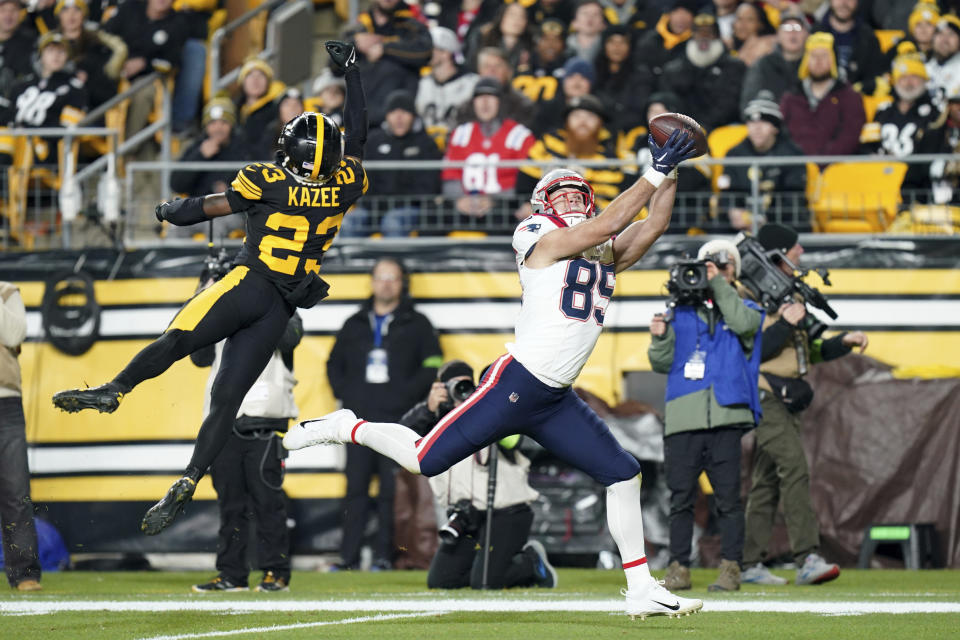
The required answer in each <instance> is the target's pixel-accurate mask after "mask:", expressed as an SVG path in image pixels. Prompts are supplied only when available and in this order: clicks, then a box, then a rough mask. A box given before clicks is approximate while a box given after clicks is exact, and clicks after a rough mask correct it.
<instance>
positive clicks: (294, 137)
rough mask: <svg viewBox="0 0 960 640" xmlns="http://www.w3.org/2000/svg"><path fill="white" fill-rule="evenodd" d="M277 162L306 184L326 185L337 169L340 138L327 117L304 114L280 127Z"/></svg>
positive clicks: (341, 156)
mask: <svg viewBox="0 0 960 640" xmlns="http://www.w3.org/2000/svg"><path fill="white" fill-rule="evenodd" d="M277 146H278V147H279V148H278V150H277V162H278V163H279V164H280V165H281V166H283V167H285V168H286V169H289V170H290V171H291V172H292V173H294V174H296V175H297V176H298V177H299V178H301V179H303V180H305V181H307V182H326V181H327V180H329V179H330V178H331V177H333V174H335V173H336V172H337V170H339V169H340V162H341V161H342V160H343V135H342V134H341V133H340V127H338V126H337V125H336V124H335V123H334V121H333V120H331V119H330V117H329V116H326V115H324V114H322V113H315V112H313V111H305V112H303V113H301V114H300V115H298V116H297V117H296V118H294V119H293V120H291V121H290V122H288V123H287V124H285V125H284V126H283V131H281V132H280V137H279V138H278V139H277Z"/></svg>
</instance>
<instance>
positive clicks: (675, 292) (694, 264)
mask: <svg viewBox="0 0 960 640" xmlns="http://www.w3.org/2000/svg"><path fill="white" fill-rule="evenodd" d="M708 262H712V263H714V264H715V265H717V267H718V268H720V269H723V268H725V267H726V266H727V263H728V262H729V260H728V258H727V254H726V252H723V253H712V254H710V255H707V256H704V258H703V259H702V260H681V261H680V262H678V263H677V264H675V265H673V266H672V267H670V279H669V280H668V281H667V291H668V292H669V293H670V301H669V303H668V305H669V306H670V307H676V306H687V305H697V304H700V303H701V302H703V301H704V300H706V299H707V297H708V296H707V291H708V290H709V289H710V278H708V277H707V263H708Z"/></svg>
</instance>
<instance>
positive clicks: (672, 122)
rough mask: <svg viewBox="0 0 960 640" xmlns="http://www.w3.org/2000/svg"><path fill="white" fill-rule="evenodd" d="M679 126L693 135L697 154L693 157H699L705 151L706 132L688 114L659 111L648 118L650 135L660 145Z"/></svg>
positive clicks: (664, 142) (706, 148)
mask: <svg viewBox="0 0 960 640" xmlns="http://www.w3.org/2000/svg"><path fill="white" fill-rule="evenodd" d="M681 128H682V129H685V130H686V131H687V132H688V133H689V134H690V135H691V136H693V142H694V144H695V145H696V152H697V155H695V156H694V157H695V158H699V157H700V156H702V155H704V154H705V153H707V151H708V147H707V132H706V131H704V130H703V127H701V126H700V123H699V122H697V121H696V120H694V119H693V118H691V117H690V116H685V115H683V114H682V113H661V114H660V115H658V116H654V117H653V118H652V119H651V120H650V135H652V136H653V139H654V141H655V142H656V143H657V144H659V145H661V146H663V145H664V144H666V142H667V139H668V138H669V137H670V134H671V133H673V131H674V129H681Z"/></svg>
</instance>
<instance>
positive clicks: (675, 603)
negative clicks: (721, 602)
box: [620, 577, 703, 620]
mask: <svg viewBox="0 0 960 640" xmlns="http://www.w3.org/2000/svg"><path fill="white" fill-rule="evenodd" d="M662 585H663V583H662V582H660V581H659V580H657V579H656V578H653V577H651V578H650V583H649V585H648V586H647V588H646V589H643V588H641V589H635V590H633V591H629V590H627V589H622V590H621V591H620V593H622V594H623V595H625V596H626V597H627V615H628V616H630V618H631V619H636V618H640V619H641V620H645V619H647V618H648V617H650V616H667V617H670V618H679V617H680V616H688V615H690V614H691V613H696V612H698V611H700V609H702V608H703V602H702V601H700V600H696V599H694V598H681V597H679V596H675V595H673V594H672V593H670V592H669V591H667V590H666V589H664V588H663V586H662Z"/></svg>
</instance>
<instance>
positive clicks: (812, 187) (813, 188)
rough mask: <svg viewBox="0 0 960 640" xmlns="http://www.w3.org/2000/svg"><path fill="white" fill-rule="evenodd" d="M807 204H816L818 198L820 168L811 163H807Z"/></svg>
mask: <svg viewBox="0 0 960 640" xmlns="http://www.w3.org/2000/svg"><path fill="white" fill-rule="evenodd" d="M806 196H807V202H816V201H817V199H818V198H819V197H820V167H819V166H817V165H816V164H815V163H813V162H808V163H807V190H806Z"/></svg>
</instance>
